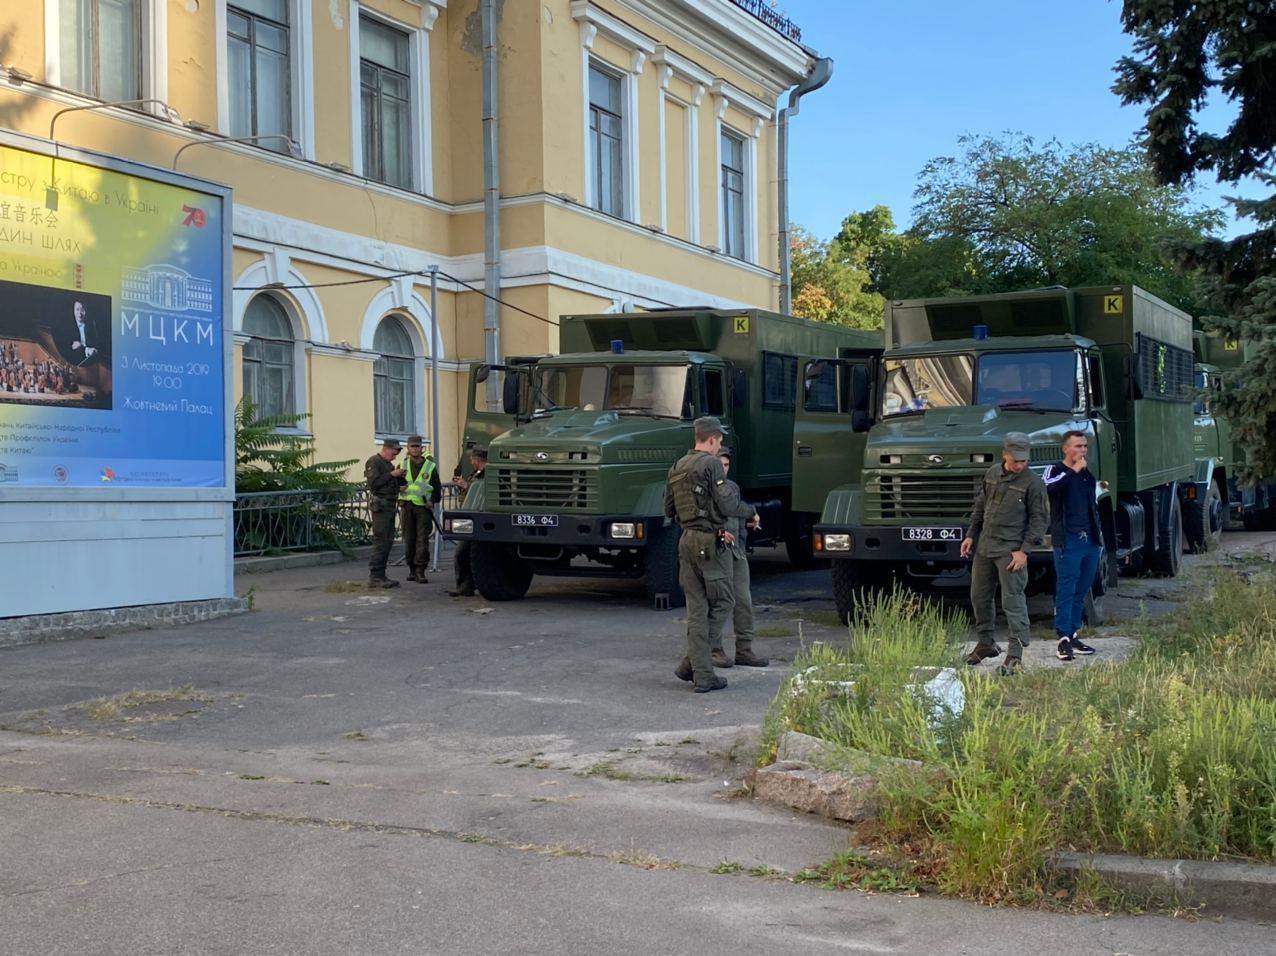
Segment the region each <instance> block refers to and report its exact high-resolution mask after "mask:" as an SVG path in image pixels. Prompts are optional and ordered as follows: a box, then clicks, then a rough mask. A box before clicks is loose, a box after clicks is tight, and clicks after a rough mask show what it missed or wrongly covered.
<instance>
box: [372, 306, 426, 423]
mask: <svg viewBox="0 0 1276 956" xmlns="http://www.w3.org/2000/svg"><path fill="white" fill-rule="evenodd" d="M372 348H373V351H375V352H377V353H379V354H380V358H378V359H377V361H376V364H375V365H373V366H372V397H373V403H374V406H375V415H376V429H377V434H378V435H406V434H407V433H408V432H410V431H412V430H413V429H415V428H416V360H415V359H414V358H413V355H412V340H411V339H410V338H408V333H407V330H406V329H404V328H403V322H402V321H400V320H399V319H397V318H395V317H394V316H392V315H391V316H387V317H386V318H384V319H382V320H381V324H380V325H378V326H377V331H376V334H375V335H374V336H373V337H372Z"/></svg>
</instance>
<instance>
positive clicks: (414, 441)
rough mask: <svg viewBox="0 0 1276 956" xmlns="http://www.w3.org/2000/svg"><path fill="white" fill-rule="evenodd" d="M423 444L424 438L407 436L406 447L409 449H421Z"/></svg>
mask: <svg viewBox="0 0 1276 956" xmlns="http://www.w3.org/2000/svg"><path fill="white" fill-rule="evenodd" d="M424 444H425V439H424V438H422V437H421V436H420V435H409V436H408V447H409V448H420V447H421V446H422V445H424Z"/></svg>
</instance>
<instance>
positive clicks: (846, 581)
mask: <svg viewBox="0 0 1276 956" xmlns="http://www.w3.org/2000/svg"><path fill="white" fill-rule="evenodd" d="M830 563H831V564H832V565H833V603H834V604H835V605H836V606H837V616H838V617H839V618H840V619H841V621H842V623H843V624H849V623H850V620H851V612H852V611H854V610H855V606H856V605H857V604H858V603H859V600H860V598H861V597H863V596H864V595H866V594H869V595H871V594H875V593H877V592H878V591H881V590H882V581H883V574H882V572H881V570H880V569H879V568H878V567H876V566H875V565H870V564H868V563H867V562H864V561H836V560H835V561H832V562H830Z"/></svg>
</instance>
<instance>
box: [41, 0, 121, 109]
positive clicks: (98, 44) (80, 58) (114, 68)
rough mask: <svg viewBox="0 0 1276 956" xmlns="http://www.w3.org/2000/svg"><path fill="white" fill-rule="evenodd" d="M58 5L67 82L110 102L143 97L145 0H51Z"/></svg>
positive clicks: (63, 76) (62, 62) (73, 86)
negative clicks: (143, 6) (143, 11)
mask: <svg viewBox="0 0 1276 956" xmlns="http://www.w3.org/2000/svg"><path fill="white" fill-rule="evenodd" d="M48 2H56V3H58V4H59V8H58V14H59V17H58V29H59V30H60V32H61V37H60V38H59V40H58V43H59V54H60V62H61V68H62V85H63V86H67V87H70V88H71V89H74V90H79V91H80V92H81V93H88V94H89V95H90V96H96V97H97V98H98V99H102V100H107V101H108V102H111V101H119V100H136V99H140V98H141V96H142V2H143V0H48Z"/></svg>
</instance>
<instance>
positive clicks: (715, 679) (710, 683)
mask: <svg viewBox="0 0 1276 956" xmlns="http://www.w3.org/2000/svg"><path fill="white" fill-rule="evenodd" d="M726 686H727V679H726V678H725V677H719V676H718V675H717V674H714V675H713V676H712V677H710V678H709V679H708V680H707V681H704V682H700V681H696V686H695V691H696V693H697V694H707V693H709V691H711V690H722V688H724V687H726Z"/></svg>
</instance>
